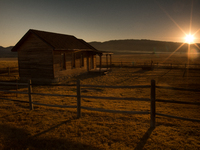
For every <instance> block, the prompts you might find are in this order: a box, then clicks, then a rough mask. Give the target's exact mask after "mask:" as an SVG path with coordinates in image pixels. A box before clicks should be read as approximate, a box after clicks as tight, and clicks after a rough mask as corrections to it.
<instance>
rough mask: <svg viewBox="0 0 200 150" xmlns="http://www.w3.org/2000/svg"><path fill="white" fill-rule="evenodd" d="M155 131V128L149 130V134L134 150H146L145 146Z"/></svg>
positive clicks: (144, 136) (146, 134)
mask: <svg viewBox="0 0 200 150" xmlns="http://www.w3.org/2000/svg"><path fill="white" fill-rule="evenodd" d="M154 129H155V128H149V129H148V130H147V132H146V133H145V134H144V135H143V137H142V138H141V140H140V142H139V143H138V144H137V146H136V148H135V149H134V150H142V149H143V148H144V145H145V144H146V142H147V140H148V139H149V137H150V135H151V133H152V132H153V130H154Z"/></svg>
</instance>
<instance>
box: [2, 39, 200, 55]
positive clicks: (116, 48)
mask: <svg viewBox="0 0 200 150" xmlns="http://www.w3.org/2000/svg"><path fill="white" fill-rule="evenodd" d="M89 44H90V45H92V46H93V47H95V48H96V49H98V50H102V51H111V52H113V53H114V54H123V53H124V54H128V53H140V52H141V53H145V52H147V53H157V52H173V51H175V50H176V49H177V48H178V47H179V46H180V45H181V44H182V43H177V42H164V41H153V40H145V39H144V40H134V39H128V40H111V41H105V42H90V43H89ZM197 45H198V46H199V47H200V44H199V43H198V44H197ZM12 47H13V46H9V47H2V46H0V58H1V57H17V52H11V49H12ZM193 48H195V49H196V50H197V51H198V52H200V50H199V49H197V48H196V46H194V45H193V44H191V49H193ZM187 50H188V44H185V45H183V46H182V47H181V48H180V49H179V50H178V52H187Z"/></svg>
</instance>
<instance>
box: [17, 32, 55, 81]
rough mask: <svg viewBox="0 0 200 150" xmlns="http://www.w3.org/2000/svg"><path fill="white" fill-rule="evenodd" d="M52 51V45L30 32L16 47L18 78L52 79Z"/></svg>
mask: <svg viewBox="0 0 200 150" xmlns="http://www.w3.org/2000/svg"><path fill="white" fill-rule="evenodd" d="M52 52H53V49H52V47H50V46H49V45H47V44H46V43H45V42H43V41H42V40H40V39H39V38H38V37H37V36H35V35H34V34H30V35H29V36H28V37H27V38H26V40H25V41H24V42H23V44H22V45H21V46H20V47H19V48H18V64H19V76H20V79H22V80H27V79H32V80H34V79H40V80H43V79H53V78H54V76H53V65H52V64H53V57H52Z"/></svg>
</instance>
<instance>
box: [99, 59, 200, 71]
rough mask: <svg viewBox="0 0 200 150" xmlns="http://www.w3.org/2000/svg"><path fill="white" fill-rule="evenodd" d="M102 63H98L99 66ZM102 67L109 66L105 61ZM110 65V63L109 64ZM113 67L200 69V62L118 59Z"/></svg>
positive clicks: (113, 63)
mask: <svg viewBox="0 0 200 150" xmlns="http://www.w3.org/2000/svg"><path fill="white" fill-rule="evenodd" d="M99 66H100V65H99V64H98V63H97V67H99ZM102 67H107V64H106V63H105V62H102ZM109 67H110V65H109ZM111 67H120V68H126V67H131V68H143V67H154V68H161V69H195V70H199V69H200V64H173V63H159V62H144V63H141V62H125V61H118V62H112V64H111Z"/></svg>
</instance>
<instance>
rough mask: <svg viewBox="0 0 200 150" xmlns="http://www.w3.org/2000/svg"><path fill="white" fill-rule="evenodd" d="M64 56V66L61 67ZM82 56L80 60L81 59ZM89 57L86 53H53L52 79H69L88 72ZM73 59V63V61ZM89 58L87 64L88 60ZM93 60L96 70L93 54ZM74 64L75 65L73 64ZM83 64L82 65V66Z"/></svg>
mask: <svg viewBox="0 0 200 150" xmlns="http://www.w3.org/2000/svg"><path fill="white" fill-rule="evenodd" d="M63 54H64V56H65V59H64V60H65V66H64V67H63V62H62V61H63V59H62V58H61V57H62V56H63ZM74 55H75V56H74ZM81 55H82V59H83V60H82V59H81ZM91 55H92V54H90V53H88V52H76V53H73V52H68V53H66V52H58V51H54V58H53V59H54V77H55V78H61V79H62V78H64V77H71V76H76V75H79V74H81V73H86V72H88V68H87V67H88V65H87V64H88V63H89V70H91V69H92V68H91V64H90V61H91ZM74 58H75V61H74ZM87 58H89V62H88V59H87ZM93 58H94V68H96V55H94V54H93ZM74 63H75V64H74ZM82 64H84V65H82Z"/></svg>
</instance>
